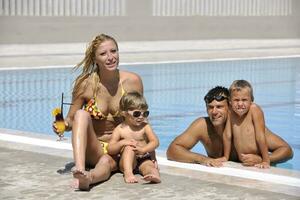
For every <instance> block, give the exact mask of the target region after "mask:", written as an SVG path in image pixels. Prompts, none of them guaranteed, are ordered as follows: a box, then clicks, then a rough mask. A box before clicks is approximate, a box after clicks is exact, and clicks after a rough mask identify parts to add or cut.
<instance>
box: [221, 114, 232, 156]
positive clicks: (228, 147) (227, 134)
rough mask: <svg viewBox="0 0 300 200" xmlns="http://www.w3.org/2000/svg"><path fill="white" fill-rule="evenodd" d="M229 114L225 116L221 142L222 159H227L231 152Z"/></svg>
mask: <svg viewBox="0 0 300 200" xmlns="http://www.w3.org/2000/svg"><path fill="white" fill-rule="evenodd" d="M230 118H231V117H230V114H228V116H227V121H226V126H225V129H224V132H223V144H224V158H225V160H224V161H228V160H229V156H230V152H231V141H232V131H231V119H230Z"/></svg>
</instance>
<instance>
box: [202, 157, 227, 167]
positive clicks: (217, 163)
mask: <svg viewBox="0 0 300 200" xmlns="http://www.w3.org/2000/svg"><path fill="white" fill-rule="evenodd" d="M200 164H202V165H205V166H208V167H222V166H223V164H222V161H221V160H220V159H218V158H217V159H213V158H207V159H206V160H205V161H204V162H203V163H200Z"/></svg>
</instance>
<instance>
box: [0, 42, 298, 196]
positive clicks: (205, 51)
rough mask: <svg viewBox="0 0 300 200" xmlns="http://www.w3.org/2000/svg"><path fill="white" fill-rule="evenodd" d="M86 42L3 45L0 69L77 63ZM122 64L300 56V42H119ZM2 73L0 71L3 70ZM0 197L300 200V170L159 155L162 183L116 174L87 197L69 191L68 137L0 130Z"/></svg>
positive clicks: (85, 194) (0, 53) (69, 151)
mask: <svg viewBox="0 0 300 200" xmlns="http://www.w3.org/2000/svg"><path fill="white" fill-rule="evenodd" d="M85 45H86V44H83V43H72V44H71V43H69V44H35V45H17V44H16V45H0V68H1V69H20V68H31V67H49V66H53V67H55V66H61V65H70V66H73V65H75V64H76V63H77V62H78V61H80V59H81V58H82V56H83V52H84V49H85ZM119 48H120V60H121V64H122V63H147V62H174V61H175V62H176V61H182V60H185V61H189V60H213V59H243V58H259V57H285V56H288V57H300V40H292V39H290V40H205V41H156V42H148V41H145V42H120V43H119ZM0 73H1V71H0ZM0 149H1V151H0V163H1V171H0V180H1V182H0V197H1V199H37V198H39V199H107V198H111V199H300V192H299V191H300V172H299V171H291V170H285V169H279V168H273V167H272V168H271V169H265V170H259V169H256V168H250V167H243V166H241V165H240V164H238V163H232V162H228V163H226V164H225V166H224V167H222V168H210V167H205V166H201V165H196V164H186V163H178V162H171V161H168V160H166V157H165V155H164V152H160V153H159V154H158V163H159V166H160V170H161V174H162V183H161V184H157V185H149V184H143V183H142V182H141V183H138V184H134V185H128V184H125V183H124V182H123V178H122V175H121V174H119V173H117V174H115V175H113V176H112V178H111V179H110V180H109V181H106V182H104V183H101V184H98V185H96V186H95V187H93V188H92V189H91V191H90V192H74V191H73V190H72V189H70V188H69V184H70V182H71V179H72V178H71V177H72V176H71V174H70V167H71V166H72V164H73V163H72V151H71V144H70V140H67V141H64V142H57V141H56V137H54V135H53V136H45V135H39V134H35V133H24V132H20V131H15V130H5V129H0Z"/></svg>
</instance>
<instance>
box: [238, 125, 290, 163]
mask: <svg viewBox="0 0 300 200" xmlns="http://www.w3.org/2000/svg"><path fill="white" fill-rule="evenodd" d="M266 141H267V144H268V150H269V152H270V154H269V157H270V161H271V163H280V162H285V161H287V160H289V159H291V158H293V150H292V148H291V147H290V145H289V144H288V143H286V142H285V141H284V140H283V139H282V138H281V137H279V136H278V135H276V134H274V133H273V132H271V131H270V130H269V129H268V128H266ZM241 162H242V163H243V165H246V166H253V165H255V164H257V163H259V162H261V157H260V156H259V155H255V154H244V155H242V157H241Z"/></svg>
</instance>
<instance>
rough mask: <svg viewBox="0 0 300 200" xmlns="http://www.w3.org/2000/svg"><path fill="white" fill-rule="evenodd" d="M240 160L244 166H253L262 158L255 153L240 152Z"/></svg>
mask: <svg viewBox="0 0 300 200" xmlns="http://www.w3.org/2000/svg"><path fill="white" fill-rule="evenodd" d="M241 162H242V165H244V166H255V165H256V164H259V163H261V162H262V158H261V157H260V156H259V155H256V154H241Z"/></svg>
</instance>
